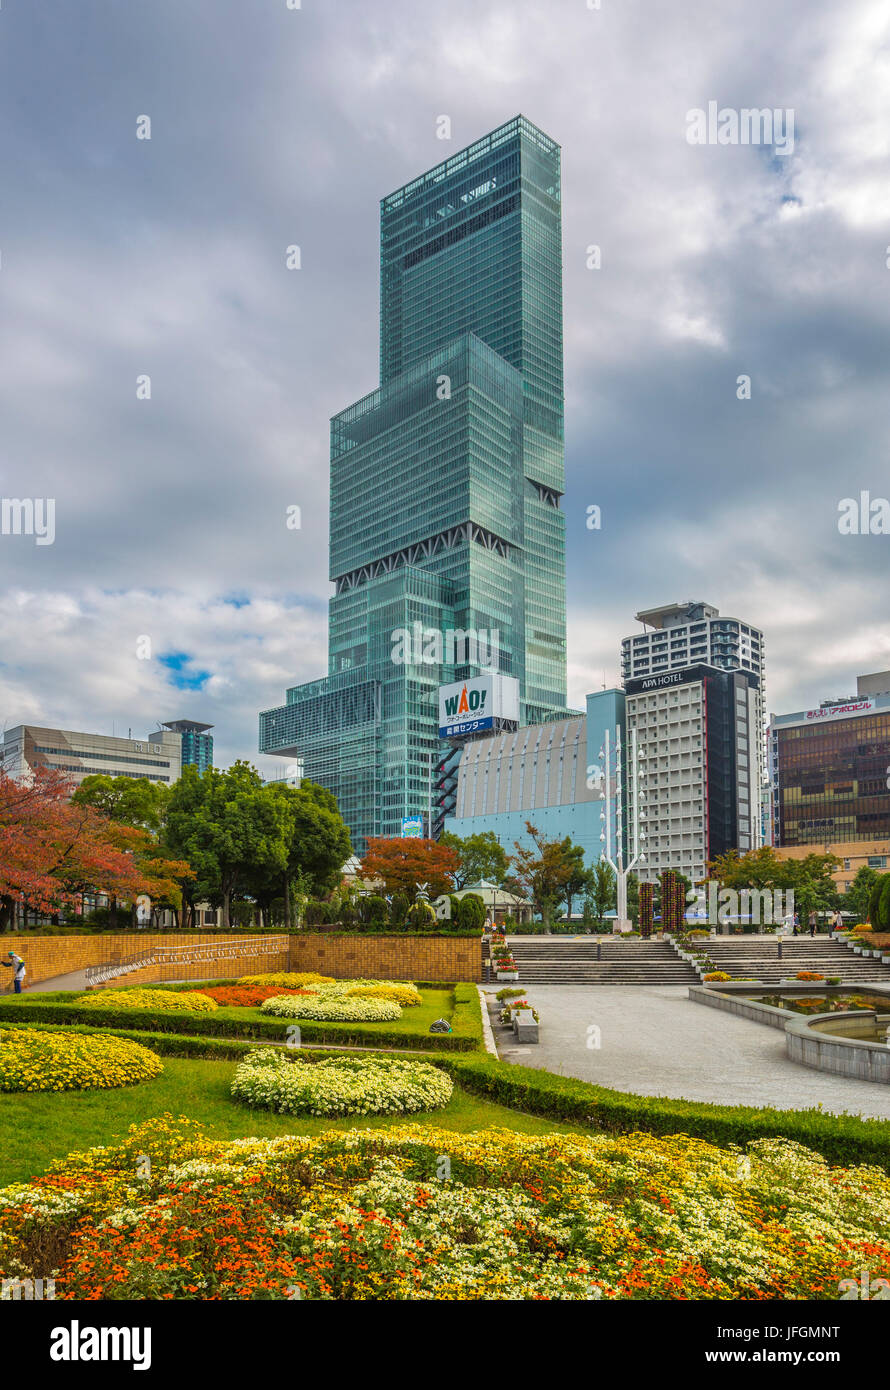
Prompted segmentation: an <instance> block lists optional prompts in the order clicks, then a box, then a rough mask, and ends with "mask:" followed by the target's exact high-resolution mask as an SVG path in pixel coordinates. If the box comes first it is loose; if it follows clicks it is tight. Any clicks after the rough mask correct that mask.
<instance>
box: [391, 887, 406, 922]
mask: <svg viewBox="0 0 890 1390" xmlns="http://www.w3.org/2000/svg"><path fill="white" fill-rule="evenodd" d="M410 907H411V904H410V903H409V901H408V899H407V898H406V897H405V894H404V893H393V895H392V902H391V903H390V905H389V920H390V922H391V923H392V925H393V926H394V927H403V926H404V925H405V923H406V921H407V920H408V910H409V908H410Z"/></svg>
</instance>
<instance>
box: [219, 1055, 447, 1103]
mask: <svg viewBox="0 0 890 1390" xmlns="http://www.w3.org/2000/svg"><path fill="white" fill-rule="evenodd" d="M452 1089H453V1083H452V1081H451V1078H450V1077H449V1076H447V1075H446V1074H445V1072H443V1071H440V1070H439V1068H438V1067H433V1066H430V1064H429V1062H415V1061H409V1060H403V1059H401V1058H394V1059H392V1060H388V1059H387V1060H385V1059H383V1058H380V1057H332V1058H330V1059H328V1060H325V1061H322V1062H305V1061H303V1060H302V1058H299V1057H297V1058H294V1059H291V1058H290V1057H288V1056H286V1055H285V1054H284V1053H283V1052H280V1051H278V1050H277V1049H276V1048H272V1047H265V1048H261V1049H260V1050H259V1051H257V1052H249V1053H248V1054H247V1056H246V1057H245V1058H244V1061H243V1062H241V1064H240V1065H239V1066H238V1068H237V1069H236V1071H235V1079H234V1080H233V1082H232V1091H231V1093H232V1095H233V1096H234V1097H235V1099H236V1100H243V1101H246V1102H247V1104H248V1105H257V1106H262V1107H263V1108H264V1109H267V1110H274V1111H276V1112H277V1113H278V1114H279V1115H285V1114H291V1115H393V1114H407V1113H409V1112H411V1111H415V1110H434V1109H438V1108H439V1107H440V1106H443V1105H447V1104H448V1102H449V1100H450V1099H451V1093H452Z"/></svg>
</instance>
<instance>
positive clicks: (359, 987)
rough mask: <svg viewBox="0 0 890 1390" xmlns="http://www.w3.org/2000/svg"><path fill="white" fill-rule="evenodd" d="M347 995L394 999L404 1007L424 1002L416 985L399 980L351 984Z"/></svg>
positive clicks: (352, 997) (407, 1007) (415, 1005)
mask: <svg viewBox="0 0 890 1390" xmlns="http://www.w3.org/2000/svg"><path fill="white" fill-rule="evenodd" d="M346 983H347V985H348V988H347V989H346V991H345V992H346V995H347V997H348V998H350V999H392V1000H393V1002H394V1003H396V1004H398V1005H400V1007H401V1008H403V1009H412V1008H416V1007H417V1005H419V1004H422V1003H423V999H422V997H421V994H420V990H419V989H418V988H417V986H416V985H409V984H402V983H401V982H400V981H398V980H369V981H368V982H367V983H365V982H360V983H356V984H349V982H348V981H347V982H346ZM320 992H321V993H322V994H323V995H327V994H328V993H329V990H327V991H326V990H324V989H322V990H321V991H320Z"/></svg>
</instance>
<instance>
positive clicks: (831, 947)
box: [702, 936, 890, 985]
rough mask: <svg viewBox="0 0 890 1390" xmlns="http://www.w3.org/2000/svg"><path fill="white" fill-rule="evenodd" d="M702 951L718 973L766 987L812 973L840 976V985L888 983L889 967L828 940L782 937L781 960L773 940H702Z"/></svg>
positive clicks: (752, 937) (773, 937) (754, 937)
mask: <svg viewBox="0 0 890 1390" xmlns="http://www.w3.org/2000/svg"><path fill="white" fill-rule="evenodd" d="M702 944H703V945H704V948H705V950H706V951H707V953H708V955H709V956H710V958H711V960H712V961H713V962H714V965H715V967H716V968H717V969H718V970H725V971H726V972H727V973H728V974H730V975H743V976H748V975H750V976H752V977H753V978H754V979H755V980H761V981H762V982H763V983H764V984H766V985H773V984H776V985H777V984H778V983H779V981H780V980H783V979H787V978H789V977H791V976H793V975H796V974H797V972H798V971H799V970H813V971H815V972H816V973H817V974H819V975H825V976H826V978H827V977H829V976H831V977H833V976H840V978H841V980H842V982H843V983H844V984H848V983H849V984H859V983H860V982H862V983H866V982H870V983H872V984H878V983H883V984H888V983H890V966H887V965H884V963H883V962H882V961H880V960H875V959H874V957H871V956H868V957H865V958H864V959H863V957H862V956H857V955H854V954H853V952H852V951H851V950H850V949H849V948H848V947H847V946H845V945H844V944H843V943H842V942H840V941H835V940H834V939H833V938H832V937H829V936H816V937H804V936H786V937H783V938H782V941H781V949H782V956H781V959H780V957H779V941H778V939H777V938H776V937H775V936H738V937H734V936H722V937H721V936H717V937H711V938H710V940H705V938H702Z"/></svg>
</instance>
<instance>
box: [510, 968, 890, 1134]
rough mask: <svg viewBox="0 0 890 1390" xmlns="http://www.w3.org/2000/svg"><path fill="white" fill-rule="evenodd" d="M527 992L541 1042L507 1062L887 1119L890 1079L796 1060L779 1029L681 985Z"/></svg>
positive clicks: (684, 1096) (739, 1101) (628, 1084)
mask: <svg viewBox="0 0 890 1390" xmlns="http://www.w3.org/2000/svg"><path fill="white" fill-rule="evenodd" d="M525 994H526V997H527V998H528V1000H529V1003H531V1004H533V1005H534V1006H535V1008H536V1009H537V1010H538V1013H539V1014H540V1015H541V1041H540V1043H539V1044H538V1045H537V1046H531V1045H524V1046H522V1045H520V1044H518V1043H517V1044H516V1045H515V1046H514V1047H512V1048H510V1049H509V1050H507V1049H503V1050H502V1052H501V1056H502V1058H503V1060H504V1061H507V1062H514V1063H518V1064H519V1065H521V1066H524V1067H541V1068H545V1069H546V1070H548V1071H551V1072H556V1073H557V1074H560V1075H563V1076H574V1077H577V1078H578V1079H579V1080H580V1081H591V1082H594V1083H595V1084H596V1085H599V1086H608V1087H610V1088H612V1089H614V1090H618V1091H632V1092H634V1093H635V1094H637V1095H644V1096H670V1097H671V1098H673V1099H676V1100H692V1101H706V1102H708V1103H710V1104H715V1105H749V1106H755V1107H759V1106H771V1107H774V1108H776V1109H779V1110H804V1109H808V1108H809V1107H811V1106H815V1105H821V1106H822V1108H823V1110H825V1111H827V1112H829V1113H830V1114H834V1115H839V1114H843V1113H844V1112H845V1111H846V1112H847V1113H849V1114H852V1115H863V1116H867V1117H869V1118H871V1119H880V1120H886V1119H890V1086H882V1085H879V1084H877V1083H871V1082H867V1081H854V1080H852V1079H851V1078H849V1077H845V1076H830V1075H828V1074H827V1073H826V1072H821V1071H814V1070H812V1069H811V1068H810V1067H802V1066H798V1065H797V1063H796V1062H790V1061H789V1060H788V1058H787V1056H786V1055H785V1036H784V1034H783V1033H781V1032H780V1031H779V1030H778V1029H775V1028H767V1027H765V1026H764V1025H763V1024H760V1023H754V1022H752V1021H751V1020H750V1019H746V1018H738V1017H737V1016H736V1015H735V1014H728V1013H722V1012H720V1011H719V1010H717V1009H708V1008H705V1007H704V1006H703V1005H701V1004H694V1003H693V1002H692V1000H691V999H689V998H688V997H687V992H686V987H685V986H676V985H659V986H655V985H650V986H644V987H641V988H635V987H634V986H626V987H624V988H621V989H618V988H616V987H614V986H612V987H609V986H601V987H597V986H595V985H594V986H591V985H575V986H572V985H539V986H535V985H531V986H529V988H528V989H527V990H526V991H525ZM789 1017H790V1015H789ZM591 1029H599V1035H598V1036H597V1033H596V1032H591V1031H589V1030H591ZM588 1040H590V1041H591V1042H592V1043H594V1044H596V1043H597V1042H598V1043H599V1045H598V1046H588Z"/></svg>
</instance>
